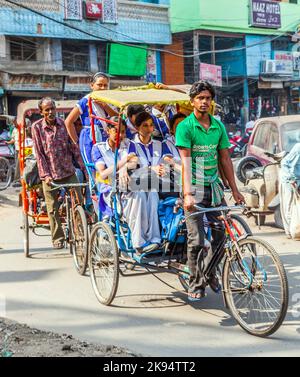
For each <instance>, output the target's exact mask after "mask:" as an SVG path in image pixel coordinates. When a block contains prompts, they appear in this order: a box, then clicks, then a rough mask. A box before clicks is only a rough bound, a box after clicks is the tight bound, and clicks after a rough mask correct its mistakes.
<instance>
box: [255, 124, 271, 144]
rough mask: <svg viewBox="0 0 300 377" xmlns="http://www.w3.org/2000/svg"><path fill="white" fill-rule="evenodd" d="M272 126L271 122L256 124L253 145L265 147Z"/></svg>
mask: <svg viewBox="0 0 300 377" xmlns="http://www.w3.org/2000/svg"><path fill="white" fill-rule="evenodd" d="M271 127H272V124H271V123H261V124H260V125H259V126H258V130H257V131H256V133H255V137H254V140H253V145H254V146H255V147H257V148H260V149H263V150H265V149H266V144H267V141H268V140H269V135H270V129H271Z"/></svg>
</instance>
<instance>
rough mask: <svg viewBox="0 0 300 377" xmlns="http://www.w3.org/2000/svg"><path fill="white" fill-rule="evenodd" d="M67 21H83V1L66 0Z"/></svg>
mask: <svg viewBox="0 0 300 377" xmlns="http://www.w3.org/2000/svg"><path fill="white" fill-rule="evenodd" d="M64 8H65V20H82V1H81V0H64Z"/></svg>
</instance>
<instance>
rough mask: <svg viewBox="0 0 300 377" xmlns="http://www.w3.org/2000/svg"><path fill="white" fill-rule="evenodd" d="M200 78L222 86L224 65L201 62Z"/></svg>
mask: <svg viewBox="0 0 300 377" xmlns="http://www.w3.org/2000/svg"><path fill="white" fill-rule="evenodd" d="M200 80H205V81H208V82H209V83H210V84H212V85H214V86H222V67H221V66H220V65H213V64H206V63H200Z"/></svg>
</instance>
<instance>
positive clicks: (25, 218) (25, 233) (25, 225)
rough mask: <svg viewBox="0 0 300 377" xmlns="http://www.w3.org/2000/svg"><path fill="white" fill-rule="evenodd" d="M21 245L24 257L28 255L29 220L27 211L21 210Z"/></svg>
mask: <svg viewBox="0 0 300 377" xmlns="http://www.w3.org/2000/svg"><path fill="white" fill-rule="evenodd" d="M22 229H23V245H24V255H25V257H26V258H28V257H29V220H28V215H27V213H24V212H23V225H22Z"/></svg>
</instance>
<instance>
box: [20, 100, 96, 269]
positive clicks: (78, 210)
mask: <svg viewBox="0 0 300 377" xmlns="http://www.w3.org/2000/svg"><path fill="white" fill-rule="evenodd" d="M75 105H76V101H56V111H57V116H59V117H62V118H63V119H64V118H65V116H66V115H67V114H68V113H69V112H70V111H71V110H72V108H73V107H74V106H75ZM38 116H39V108H38V101H36V100H29V101H24V102H22V103H21V104H20V105H19V106H18V113H17V124H18V131H19V140H20V151H19V161H20V172H21V184H22V188H21V202H22V212H23V221H22V226H21V228H22V230H23V244H24V254H25V257H29V256H30V230H31V231H32V233H33V234H35V235H36V236H44V235H46V236H48V233H46V234H45V232H43V231H42V230H43V229H44V230H45V229H46V230H49V229H50V226H49V217H48V214H47V208H46V203H45V199H44V196H43V190H42V187H41V184H40V182H38V184H37V185H33V186H32V187H29V186H28V184H27V183H26V180H25V177H24V173H25V169H26V166H28V164H30V163H33V164H35V157H34V155H27V151H26V146H25V135H26V126H27V124H26V121H25V118H26V117H29V118H35V120H36V119H37V118H38ZM36 176H37V177H38V172H37V167H36ZM85 186H86V184H85V183H78V184H63V185H60V184H55V183H52V187H53V190H55V191H57V195H58V197H59V196H60V197H61V199H62V200H61V203H60V207H59V214H60V220H61V223H62V226H63V229H64V234H65V246H69V248H70V253H71V254H72V255H73V259H74V264H75V268H76V270H77V271H78V272H79V274H84V272H85V270H86V267H87V252H88V234H89V232H88V224H87V218H86V214H85V211H84V209H83V207H82V205H81V203H79V200H78V196H77V195H76V190H75V188H76V187H80V188H84V187H85Z"/></svg>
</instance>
